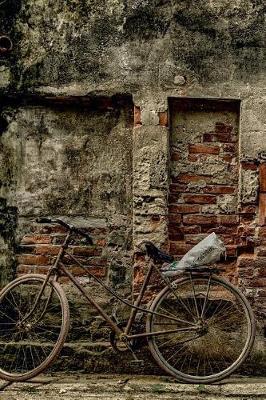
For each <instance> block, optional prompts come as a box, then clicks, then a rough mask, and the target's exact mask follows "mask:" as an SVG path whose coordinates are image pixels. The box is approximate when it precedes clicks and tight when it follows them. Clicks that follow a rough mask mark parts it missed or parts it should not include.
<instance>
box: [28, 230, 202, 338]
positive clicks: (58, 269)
mask: <svg viewBox="0 0 266 400" xmlns="http://www.w3.org/2000/svg"><path fill="white" fill-rule="evenodd" d="M72 233H73V232H72V231H71V230H70V231H69V232H68V234H67V236H66V238H65V241H64V243H63V245H62V247H61V249H60V250H59V253H58V255H57V258H56V260H55V263H54V264H53V265H52V266H51V267H50V268H49V270H48V273H47V276H46V279H45V281H44V283H43V286H42V288H41V291H40V293H39V294H38V296H37V298H36V300H35V303H34V305H33V309H32V310H31V312H30V313H29V314H28V315H27V316H26V317H25V318H24V320H26V319H27V318H28V317H29V316H30V315H31V314H32V313H33V312H34V310H35V308H36V306H37V304H38V301H39V300H40V298H41V296H42V293H43V291H44V288H45V286H46V284H47V282H48V281H49V279H50V278H51V276H54V278H53V279H54V280H56V281H57V280H58V278H59V276H62V275H64V276H67V277H68V278H69V280H70V281H71V282H72V283H73V284H74V286H75V287H76V288H77V289H78V290H79V291H80V292H81V294H82V295H83V296H84V297H85V298H86V299H87V300H88V302H89V303H90V304H91V305H92V306H93V307H94V308H95V309H96V310H97V311H98V312H99V314H100V315H101V316H102V317H103V318H104V320H105V321H106V322H107V324H108V325H109V326H110V328H111V329H112V330H113V331H114V332H115V333H116V334H117V335H118V336H119V337H120V338H126V339H129V340H130V339H136V338H140V337H147V336H158V335H162V334H166V333H175V332H184V331H191V330H195V331H196V330H197V327H196V324H194V323H192V322H189V321H184V320H182V319H179V318H175V317H172V316H170V315H166V314H162V313H160V314H159V313H156V312H154V311H150V310H149V309H147V308H143V307H141V306H140V304H141V301H142V299H143V296H144V294H145V291H146V288H147V286H148V284H149V282H150V278H151V276H152V273H153V271H154V270H156V271H157V272H159V274H160V275H161V277H162V279H163V280H164V282H165V283H166V284H167V286H168V287H169V288H170V289H171V290H173V288H172V287H171V283H170V281H167V280H166V279H165V278H164V277H163V275H162V274H161V272H160V270H159V269H158V268H157V267H156V266H155V265H154V264H153V263H152V262H150V264H149V268H148V271H147V273H146V275H145V278H144V281H143V284H142V287H141V289H140V292H139V295H138V296H137V299H136V300H135V302H134V303H130V302H129V301H127V300H125V299H122V298H121V297H120V296H119V295H118V294H117V293H116V292H115V291H114V290H113V289H112V288H110V287H109V286H107V285H106V284H105V283H104V282H103V281H102V280H101V279H99V278H98V277H96V276H95V275H94V274H93V273H91V272H90V271H89V270H87V269H86V268H85V267H84V265H83V264H82V263H81V262H80V261H79V260H77V259H76V258H75V257H74V256H73V255H72V254H70V253H68V252H67V248H68V246H69V243H70V237H71V235H72ZM66 254H67V255H68V257H70V258H71V259H72V260H73V261H74V262H75V264H77V265H79V266H80V267H81V268H82V269H83V270H84V271H85V272H86V274H87V275H88V276H90V277H91V278H92V279H94V280H95V281H96V282H97V283H98V284H99V285H101V286H102V287H103V288H104V289H105V290H106V291H107V292H109V293H110V294H112V295H113V296H115V298H116V299H118V300H119V301H121V302H122V303H124V304H125V305H127V306H128V307H130V308H131V312H130V316H129V319H128V321H127V325H126V327H125V329H124V330H122V329H121V328H120V327H119V326H118V325H117V324H116V323H115V322H114V321H113V320H112V318H110V316H109V315H108V314H106V312H105V311H104V310H103V309H102V307H101V306H100V305H99V304H98V303H97V302H96V301H95V300H94V299H93V297H91V296H90V295H89V293H88V292H87V291H86V290H85V289H84V288H83V287H82V285H81V284H80V283H79V282H78V280H77V279H76V278H75V277H74V276H73V275H72V273H71V272H69V271H68V270H67V268H66V267H65V265H64V264H63V262H62V261H61V260H62V258H63V257H64V255H66ZM47 302H49V297H48V300H47ZM138 311H142V312H145V313H146V314H155V315H159V316H161V317H164V318H167V319H169V320H172V321H176V322H183V323H186V324H187V325H189V327H187V328H179V329H172V330H168V331H165V330H164V331H157V332H153V333H145V332H143V333H139V334H134V335H130V331H131V328H132V325H133V324H134V322H135V318H136V314H137V312H138ZM44 312H45V310H44Z"/></svg>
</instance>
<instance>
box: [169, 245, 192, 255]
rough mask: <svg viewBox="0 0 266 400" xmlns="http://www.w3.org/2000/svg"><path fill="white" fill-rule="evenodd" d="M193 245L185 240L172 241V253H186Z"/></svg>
mask: <svg viewBox="0 0 266 400" xmlns="http://www.w3.org/2000/svg"><path fill="white" fill-rule="evenodd" d="M192 247H193V246H192V245H190V244H186V243H184V242H170V253H171V254H174V255H184V254H186V253H187V252H188V251H189V250H190V249H191V248H192Z"/></svg>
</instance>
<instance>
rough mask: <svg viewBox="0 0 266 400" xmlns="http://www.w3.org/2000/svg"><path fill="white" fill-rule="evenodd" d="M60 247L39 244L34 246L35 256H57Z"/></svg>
mask: <svg viewBox="0 0 266 400" xmlns="http://www.w3.org/2000/svg"><path fill="white" fill-rule="evenodd" d="M60 248H61V246H52V245H46V244H40V245H37V246H35V251H34V252H35V254H42V255H57V254H58V253H59V250H60Z"/></svg>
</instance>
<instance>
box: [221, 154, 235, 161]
mask: <svg viewBox="0 0 266 400" xmlns="http://www.w3.org/2000/svg"><path fill="white" fill-rule="evenodd" d="M233 158H234V156H233V155H231V154H224V155H223V160H224V161H225V162H227V163H231V162H232V161H233Z"/></svg>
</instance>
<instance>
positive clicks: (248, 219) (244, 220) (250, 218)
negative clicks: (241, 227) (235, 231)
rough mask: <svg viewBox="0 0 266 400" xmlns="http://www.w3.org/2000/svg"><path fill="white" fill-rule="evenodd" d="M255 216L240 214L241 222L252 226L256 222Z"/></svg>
mask: <svg viewBox="0 0 266 400" xmlns="http://www.w3.org/2000/svg"><path fill="white" fill-rule="evenodd" d="M254 219H255V216H254V214H240V220H239V222H240V223H241V224H251V223H253V222H254Z"/></svg>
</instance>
